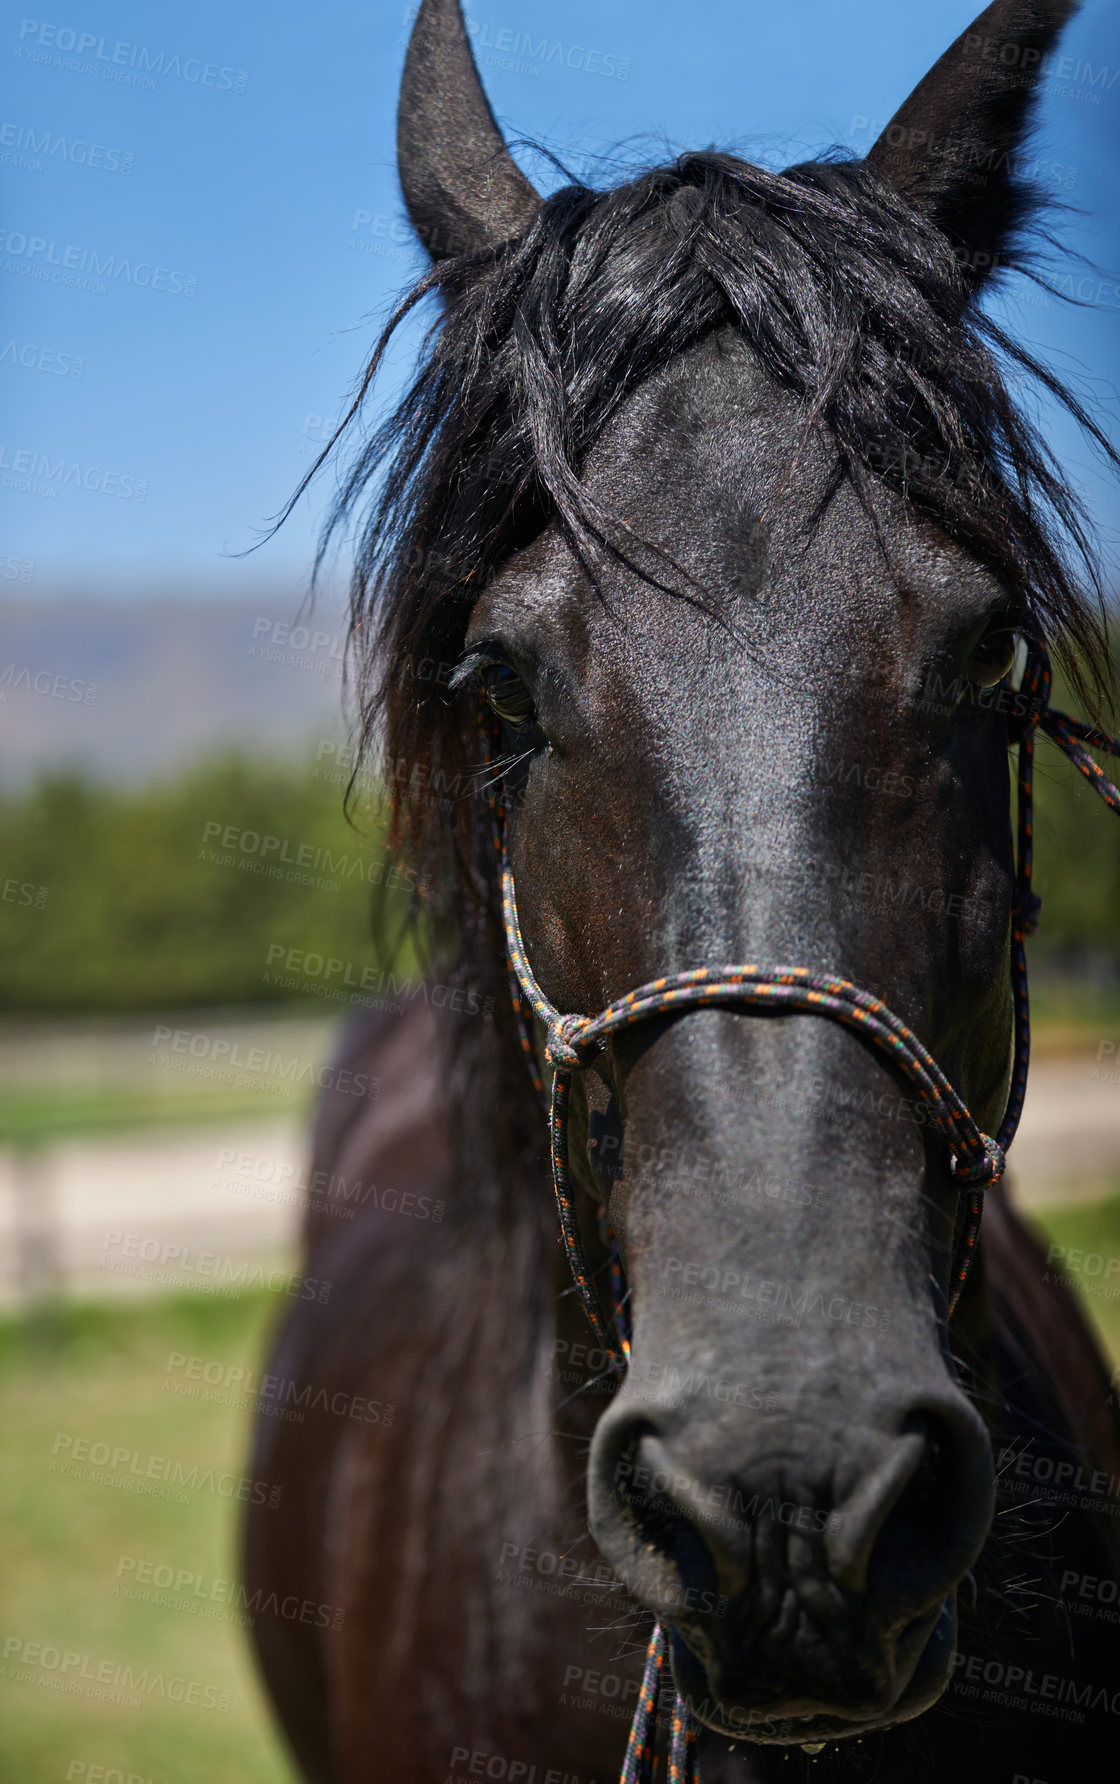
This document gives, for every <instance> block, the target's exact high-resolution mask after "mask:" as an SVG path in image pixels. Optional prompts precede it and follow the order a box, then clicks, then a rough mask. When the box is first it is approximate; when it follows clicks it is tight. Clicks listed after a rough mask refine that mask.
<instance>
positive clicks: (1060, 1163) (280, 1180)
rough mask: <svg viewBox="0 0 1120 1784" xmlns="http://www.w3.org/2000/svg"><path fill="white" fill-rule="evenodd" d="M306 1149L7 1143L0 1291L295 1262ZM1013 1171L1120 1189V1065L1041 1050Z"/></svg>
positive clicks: (1083, 1194) (181, 1283)
mask: <svg viewBox="0 0 1120 1784" xmlns="http://www.w3.org/2000/svg"><path fill="white" fill-rule="evenodd" d="M306 1152H307V1132H306V1129H305V1127H304V1125H303V1123H302V1122H301V1121H300V1120H298V1119H296V1118H294V1117H269V1118H267V1119H261V1120H259V1121H243V1122H238V1123H236V1124H231V1125H223V1126H220V1127H209V1126H207V1127H200V1128H185V1129H173V1130H167V1129H165V1130H156V1131H147V1132H144V1133H142V1134H133V1135H122V1136H117V1137H114V1138H111V1139H86V1140H75V1141H72V1142H67V1143H65V1144H61V1145H57V1146H53V1147H49V1148H46V1149H45V1150H43V1151H42V1152H40V1153H37V1154H18V1153H12V1152H7V1153H4V1152H0V1302H2V1303H4V1304H9V1305H10V1304H12V1303H13V1302H19V1301H21V1300H23V1299H25V1298H26V1297H27V1296H28V1294H35V1293H39V1292H42V1291H43V1290H44V1289H61V1290H66V1291H69V1292H80V1293H83V1294H106V1293H108V1294H128V1293H148V1294H151V1293H153V1292H155V1291H157V1290H159V1289H161V1288H167V1289H170V1288H189V1287H194V1288H201V1289H205V1290H208V1291H209V1292H211V1293H220V1292H222V1290H223V1289H225V1291H226V1292H231V1291H232V1289H233V1288H234V1287H236V1285H237V1284H239V1283H241V1284H245V1283H249V1282H253V1281H260V1280H261V1279H262V1273H265V1274H267V1273H268V1272H269V1271H272V1270H276V1271H279V1272H281V1273H282V1272H284V1271H290V1269H291V1268H292V1265H293V1262H294V1255H295V1247H296V1238H297V1233H298V1228H299V1220H300V1214H301V1211H302V1208H303V1205H304V1202H305V1199H306V1197H305V1190H304V1186H305V1185H306V1170H307V1165H306ZM1010 1174H1011V1180H1012V1187H1013V1192H1014V1194H1015V1196H1016V1198H1017V1199H1018V1201H1019V1202H1020V1203H1021V1204H1022V1205H1023V1206H1025V1207H1028V1208H1032V1207H1045V1206H1046V1205H1048V1204H1053V1203H1055V1202H1057V1201H1062V1200H1069V1201H1088V1200H1090V1199H1093V1198H1095V1197H1099V1196H1102V1195H1108V1194H1114V1193H1118V1192H1120V1070H1117V1071H1110V1070H1109V1068H1108V1067H1107V1065H1097V1064H1095V1063H1094V1062H1093V1060H1092V1059H1085V1058H1074V1059H1049V1060H1048V1059H1041V1060H1038V1061H1037V1062H1036V1064H1035V1065H1034V1066H1033V1067H1032V1069H1031V1082H1030V1090H1029V1093H1028V1097H1027V1106H1026V1110H1025V1112H1024V1116H1023V1122H1022V1126H1021V1128H1020V1131H1019V1137H1018V1139H1017V1140H1016V1143H1015V1147H1014V1150H1013V1153H1012V1160H1011V1173H1010Z"/></svg>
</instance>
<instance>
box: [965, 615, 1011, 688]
mask: <svg viewBox="0 0 1120 1784" xmlns="http://www.w3.org/2000/svg"><path fill="white" fill-rule="evenodd" d="M1018 643H1019V634H1018V633H1017V632H1015V631H1012V629H1011V627H1010V626H1006V625H1004V626H998V625H997V626H993V627H992V628H991V629H990V630H989V631H987V632H985V634H984V636H983V637H982V638H981V640H980V642H979V644H977V645H976V647H975V649H974V650H973V652H972V656H971V657H970V658H969V663H968V679H969V681H970V682H971V683H972V685H973V687H977V688H994V687H995V685H996V683H997V682H1000V681H1002V680H1003V678H1004V676H1005V675H1010V673H1011V670H1012V668H1013V667H1014V663H1015V652H1016V649H1017V647H1018Z"/></svg>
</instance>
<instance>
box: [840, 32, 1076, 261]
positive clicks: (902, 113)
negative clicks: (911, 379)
mask: <svg viewBox="0 0 1120 1784" xmlns="http://www.w3.org/2000/svg"><path fill="white" fill-rule="evenodd" d="M1080 3H1081V0H995V4H994V5H992V6H989V7H988V9H987V11H986V12H982V13H981V14H980V17H979V18H978V19H977V20H976V22H975V23H974V24H973V25H970V26H969V29H968V30H967V31H965V32H962V34H961V36H960V37H958V38H957V41H956V43H954V44H953V45H952V47H951V48H950V49H947V50H946V51H945V54H944V55H943V56H942V57H941V60H940V61H939V62H936V63H935V64H934V66H933V67H932V68H931V69H930V71H929V73H928V74H927V75H926V77H925V79H924V80H923V81H921V82H920V83H919V85H918V86H916V87H915V89H914V91H913V92H912V93H911V95H910V97H909V99H908V100H907V101H906V103H905V104H904V105H903V106H902V107H901V109H900V110H899V111H898V112H896V113H895V116H894V117H893V118H892V120H891V122H890V123H889V124H888V125H887V128H886V129H885V130H884V131H883V134H882V136H880V137H879V139H878V141H877V142H876V143H875V145H874V147H873V148H872V149H871V152H870V153H869V155H868V157H867V162H868V165H869V166H871V167H873V168H874V169H875V171H876V172H877V173H878V174H880V175H881V176H882V178H883V179H885V180H887V181H889V183H890V184H891V185H892V186H894V187H895V188H896V189H897V190H898V191H899V192H901V193H903V194H904V195H905V196H906V197H907V198H908V199H909V200H910V201H911V203H912V204H914V205H915V206H916V207H917V208H918V209H919V210H922V211H925V212H926V214H927V215H928V216H929V217H930V218H931V219H932V221H933V222H935V223H936V224H937V226H938V228H939V229H941V230H943V231H944V233H945V234H946V235H947V236H948V237H949V239H950V241H951V242H952V243H953V246H954V247H955V249H956V250H957V255H958V258H959V260H960V263H961V267H962V270H963V272H964V275H965V278H966V280H967V282H968V284H969V285H971V286H972V287H973V288H974V289H975V288H976V287H978V286H979V285H981V284H982V283H983V282H984V280H985V278H987V277H988V275H989V274H990V273H991V272H992V270H993V269H994V268H995V267H996V266H997V265H998V264H999V261H1000V256H1001V253H1002V251H1003V249H1004V248H1005V246H1006V245H1007V244H1008V243H1009V242H1010V240H1011V239H1012V237H1013V236H1014V233H1015V230H1016V228H1017V226H1018V225H1019V224H1020V223H1021V222H1022V221H1023V220H1024V218H1025V216H1026V215H1027V214H1028V213H1029V210H1030V208H1031V198H1030V193H1029V190H1028V188H1027V185H1026V183H1025V182H1024V181H1023V180H1021V179H1020V178H1017V177H1016V174H1015V171H1014V163H1015V161H1016V159H1017V157H1018V155H1019V153H1020V151H1021V149H1022V147H1023V143H1024V140H1025V138H1026V136H1027V135H1028V133H1029V130H1030V126H1031V120H1032V112H1033V109H1034V100H1035V96H1036V88H1037V85H1038V80H1039V77H1040V75H1041V74H1042V73H1043V72H1044V70H1045V66H1046V60H1047V56H1048V53H1049V51H1050V50H1051V49H1052V48H1053V46H1054V43H1055V40H1056V39H1057V37H1058V34H1059V32H1060V31H1061V29H1062V27H1063V25H1064V24H1065V23H1066V21H1067V20H1068V19H1070V18H1072V17H1073V14H1074V13H1075V12H1076V11H1077V10H1078V7H1079V6H1080Z"/></svg>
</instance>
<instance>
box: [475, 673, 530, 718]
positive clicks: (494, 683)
mask: <svg viewBox="0 0 1120 1784" xmlns="http://www.w3.org/2000/svg"><path fill="white" fill-rule="evenodd" d="M482 690H483V693H484V694H485V695H486V699H487V703H488V704H489V706H490V709H491V711H492V712H496V713H497V715H498V717H499V718H500V719H504V720H505V721H506V724H507V725H514V726H516V727H517V728H519V729H523V728H524V727H525V726H526V725H531V724H532V722H533V719H534V716H535V714H534V711H533V696H532V695H531V694H530V692H529V690H528V688H527V687H526V686H525V683H524V682H523V681H522V679H521V677H520V675H518V673H517V670H516V669H511V668H510V665H509V664H508V663H490V664H488V665H487V667H486V668H485V669H484V670H483V674H482Z"/></svg>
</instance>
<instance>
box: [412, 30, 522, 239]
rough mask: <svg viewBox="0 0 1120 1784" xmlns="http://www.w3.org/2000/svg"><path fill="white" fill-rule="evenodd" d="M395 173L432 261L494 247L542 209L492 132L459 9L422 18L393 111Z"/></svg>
mask: <svg viewBox="0 0 1120 1784" xmlns="http://www.w3.org/2000/svg"><path fill="white" fill-rule="evenodd" d="M397 168H398V171H399V173H400V180H401V190H402V191H403V193H404V201H405V204H406V205H407V206H408V214H409V216H410V217H411V218H412V226H413V228H414V229H415V231H416V233H417V235H418V236H419V237H420V240H421V242H422V243H423V245H424V247H425V248H426V249H427V250H428V253H429V254H430V255H431V257H432V259H433V260H444V259H446V258H447V257H448V256H449V255H453V254H467V253H473V252H474V251H475V250H477V249H479V248H488V247H494V246H496V244H497V243H498V242H502V241H506V240H508V238H509V237H510V236H511V235H517V234H518V233H519V232H520V231H521V230H522V229H525V228H527V227H528V225H529V224H530V223H531V222H532V220H533V218H534V217H535V216H536V214H537V211H538V210H539V209H540V203H541V201H540V198H539V196H538V194H537V193H536V192H535V191H534V190H533V188H532V186H531V185H530V184H529V182H528V180H527V179H526V178H525V175H524V174H523V173H522V172H521V169H520V168H519V167H518V166H517V164H516V162H515V161H514V159H513V157H512V155H511V154H510V152H509V150H508V149H507V148H506V145H505V142H504V141H503V139H502V133H501V131H500V130H499V129H498V126H497V124H496V123H495V122H494V114H493V112H492V111H491V110H490V106H489V104H488V102H487V98H486V94H485V93H484V92H483V90H482V82H481V81H480V80H479V78H478V69H477V68H476V67H475V63H474V57H473V56H472V55H471V49H470V44H469V43H468V42H467V32H466V27H465V25H464V23H463V15H462V13H461V11H460V10H459V0H422V4H421V7H420V11H419V12H418V13H417V15H416V23H415V24H414V25H413V27H412V36H411V38H410V39H409V45H408V54H407V56H406V57H405V62H404V77H403V79H402V81H401V96H400V104H399V105H398V107H397Z"/></svg>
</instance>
